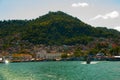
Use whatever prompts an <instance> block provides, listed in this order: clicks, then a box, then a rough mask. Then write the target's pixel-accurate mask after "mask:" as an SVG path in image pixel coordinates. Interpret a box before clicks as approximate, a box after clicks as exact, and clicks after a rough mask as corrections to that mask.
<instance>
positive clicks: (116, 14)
mask: <svg viewBox="0 0 120 80" xmlns="http://www.w3.org/2000/svg"><path fill="white" fill-rule="evenodd" d="M117 17H119V12H117V11H113V12H110V13H107V14H105V15H100V14H99V15H97V16H95V17H94V18H92V19H90V20H96V19H99V18H102V19H114V18H117Z"/></svg>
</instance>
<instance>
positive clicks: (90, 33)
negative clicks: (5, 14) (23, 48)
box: [0, 11, 120, 48]
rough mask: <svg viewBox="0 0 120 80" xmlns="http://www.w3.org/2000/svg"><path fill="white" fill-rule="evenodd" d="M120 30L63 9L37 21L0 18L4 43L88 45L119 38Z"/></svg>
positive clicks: (0, 43)
mask: <svg viewBox="0 0 120 80" xmlns="http://www.w3.org/2000/svg"><path fill="white" fill-rule="evenodd" d="M119 35H120V32H118V31H116V30H114V29H107V28H105V27H97V28H95V27H93V26H91V25H88V24H86V23H84V22H82V21H81V20H79V19H78V18H76V17H72V16H71V15H68V14H66V13H64V12H62V11H57V12H49V13H48V14H46V15H43V16H40V17H39V18H36V19H33V20H8V21H0V46H1V47H3V46H4V47H5V48H6V47H10V46H15V45H17V44H19V45H21V44H22V45H25V44H26V45H28V44H33V45H36V44H44V45H64V44H66V45H75V44H85V45H86V44H88V43H89V42H90V41H93V40H94V39H96V38H98V39H99V38H108V39H109V38H113V39H114V38H116V39H117V38H119Z"/></svg>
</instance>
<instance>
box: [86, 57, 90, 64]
mask: <svg viewBox="0 0 120 80" xmlns="http://www.w3.org/2000/svg"><path fill="white" fill-rule="evenodd" d="M90 62H91V59H90V57H89V56H88V57H87V59H86V64H90Z"/></svg>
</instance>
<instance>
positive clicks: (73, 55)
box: [0, 39, 120, 62]
mask: <svg viewBox="0 0 120 80" xmlns="http://www.w3.org/2000/svg"><path fill="white" fill-rule="evenodd" d="M119 45H120V44H119V43H116V42H113V41H112V40H110V39H101V40H95V41H93V42H91V43H89V44H88V45H80V44H79V45H69V46H68V45H62V46H45V45H37V46H32V45H31V47H30V48H23V47H22V49H21V47H20V46H19V47H18V46H16V47H13V48H12V47H11V48H8V49H7V50H6V51H2V50H0V62H4V60H5V59H6V60H9V61H10V62H31V61H61V60H71V61H74V60H80V61H82V60H85V59H86V56H90V57H91V59H92V60H102V61H103V60H120V47H119ZM24 46H27V45H24ZM29 46H30V45H29ZM27 47H28V46H27Z"/></svg>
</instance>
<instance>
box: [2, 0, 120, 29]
mask: <svg viewBox="0 0 120 80" xmlns="http://www.w3.org/2000/svg"><path fill="white" fill-rule="evenodd" d="M49 11H63V12H65V13H67V14H70V15H72V16H74V17H77V18H79V19H80V20H82V21H83V22H85V23H87V24H90V25H92V26H94V27H107V28H112V29H117V30H119V31H120V0H0V20H13V19H17V20H18V19H19V20H24V19H27V20H29V19H35V18H37V17H39V16H42V15H44V14H47V13H48V12H49Z"/></svg>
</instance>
